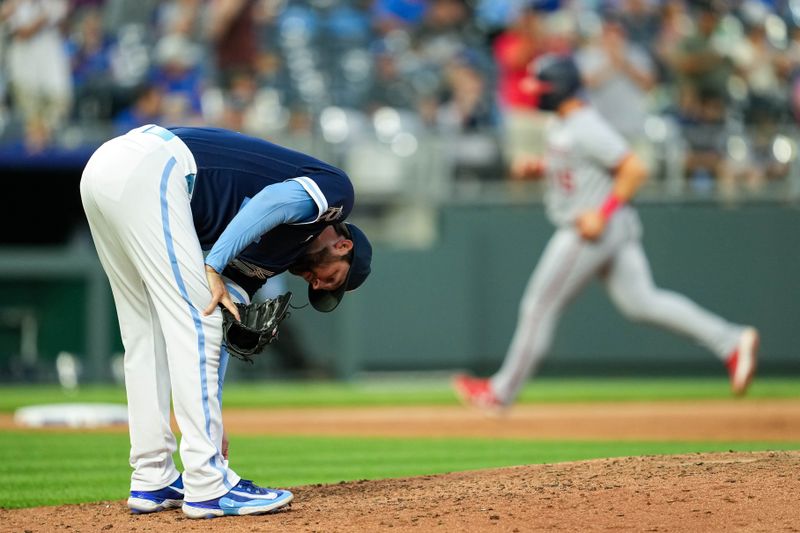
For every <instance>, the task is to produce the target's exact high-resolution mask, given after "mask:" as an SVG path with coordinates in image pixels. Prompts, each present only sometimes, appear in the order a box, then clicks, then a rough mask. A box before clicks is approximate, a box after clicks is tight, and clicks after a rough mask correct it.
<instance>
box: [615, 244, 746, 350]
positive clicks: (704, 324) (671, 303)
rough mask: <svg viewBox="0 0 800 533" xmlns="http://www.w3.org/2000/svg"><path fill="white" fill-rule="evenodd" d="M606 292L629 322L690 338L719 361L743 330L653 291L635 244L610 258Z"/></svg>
mask: <svg viewBox="0 0 800 533" xmlns="http://www.w3.org/2000/svg"><path fill="white" fill-rule="evenodd" d="M606 288H607V289H608V292H609V295H610V296H611V300H612V301H613V302H614V304H615V305H616V306H617V308H618V309H619V310H620V311H621V312H622V313H623V314H624V315H625V316H626V317H628V318H629V319H631V320H636V321H641V322H647V323H651V324H654V325H657V326H660V327H663V328H666V329H669V330H671V331H673V332H675V333H678V334H681V335H684V336H687V337H690V338H692V339H694V340H696V341H697V342H699V343H700V344H702V345H703V346H705V347H706V348H708V349H709V350H711V351H712V352H713V353H715V354H716V355H717V356H718V357H719V358H720V360H722V361H725V359H726V357H727V356H728V355H729V354H730V353H731V352H732V351H733V350H734V349H735V348H736V345H737V342H738V340H739V337H740V336H741V334H742V331H743V329H744V328H743V326H739V325H736V324H732V323H730V322H728V321H727V320H725V319H723V318H721V317H719V316H717V315H715V314H714V313H711V312H710V311H707V310H705V309H703V308H702V307H700V306H699V305H697V304H696V303H694V302H693V301H691V300H690V299H688V298H687V297H685V296H683V295H682V294H678V293H675V292H672V291H668V290H664V289H660V288H658V287H656V286H655V285H654V283H653V278H652V275H651V273H650V264H649V262H648V260H647V257H646V255H645V253H644V250H643V249H642V245H641V242H640V241H638V240H632V241H630V242H629V243H628V244H626V245H625V246H623V247H622V248H621V249H620V251H619V252H618V253H617V254H616V255H615V256H614V258H613V260H612V262H611V264H610V268H609V270H608V274H607V277H606Z"/></svg>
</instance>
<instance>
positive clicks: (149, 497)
mask: <svg viewBox="0 0 800 533" xmlns="http://www.w3.org/2000/svg"><path fill="white" fill-rule="evenodd" d="M182 503H183V476H178V479H176V480H175V481H173V482H172V483H171V484H170V485H168V486H166V487H164V488H163V489H159V490H132V491H131V495H130V497H129V498H128V507H129V508H130V510H131V512H132V513H134V514H140V513H156V512H158V511H166V510H167V509H176V508H178V507H180V506H181V504H182Z"/></svg>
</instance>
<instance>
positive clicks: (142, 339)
mask: <svg viewBox="0 0 800 533" xmlns="http://www.w3.org/2000/svg"><path fill="white" fill-rule="evenodd" d="M91 181H92V176H87V177H86V179H85V180H83V181H82V183H81V195H82V200H83V204H84V211H85V212H86V217H87V220H88V221H89V228H90V230H91V233H92V239H93V241H94V243H95V247H96V249H97V253H98V257H99V259H100V262H101V264H102V266H103V269H104V270H105V272H106V275H107V276H108V279H109V283H110V285H111V289H112V293H113V296H114V303H115V306H116V309H117V316H118V319H119V325H120V332H121V336H122V341H123V345H124V347H125V363H124V368H125V387H126V392H127V398H128V428H129V432H130V439H131V449H130V457H129V460H130V464H131V467H132V468H133V473H132V475H131V490H145V491H147V490H158V489H160V488H162V487H164V486H166V485H167V484H169V483H171V482H173V481H174V480H175V479H176V478H177V477H178V471H177V469H176V468H175V464H174V462H173V459H172V457H173V454H174V453H175V451H176V449H177V445H176V441H175V436H174V435H173V433H172V430H171V428H170V384H169V372H168V369H167V363H166V352H165V349H164V340H163V336H162V334H161V330H160V327H159V325H158V322H157V320H156V318H155V313H154V311H153V309H152V306H151V305H150V302H149V299H148V297H147V293H146V290H145V287H144V283H143V282H142V280H141V277H140V276H139V273H138V271H137V270H136V268H135V266H134V265H133V263H132V262H131V260H130V259H129V257H128V255H127V249H126V247H125V246H123V244H122V242H121V241H120V237H119V235H118V234H117V232H116V230H115V226H114V224H113V223H112V222H111V221H109V219H108V218H107V217H105V216H104V215H103V213H102V210H103V209H101V207H100V206H98V201H99V202H100V203H102V204H104V205H105V204H107V203H113V202H110V201H109V199H108V198H107V197H104V196H102V195H99V196H98V199H95V196H94V194H93V190H92V189H93V185H92V184H91V183H90V182H91ZM105 208H107V209H112V210H116V209H119V206H117V205H105Z"/></svg>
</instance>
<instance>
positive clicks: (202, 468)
mask: <svg viewBox="0 0 800 533" xmlns="http://www.w3.org/2000/svg"><path fill="white" fill-rule="evenodd" d="M150 174H156V179H155V182H153V181H152V180H151V181H143V182H142V183H141V184H137V186H135V187H131V191H130V192H132V193H136V192H137V189H140V190H139V197H140V198H143V197H144V196H145V195H147V194H148V193H149V192H150V191H155V192H156V195H155V196H154V198H153V199H152V201H148V202H142V201H141V200H140V201H139V209H150V210H153V211H154V213H151V214H150V216H145V217H139V218H138V219H137V222H136V223H135V224H133V225H132V226H131V231H132V232H135V233H136V235H137V236H138V238H137V239H132V241H133V242H132V244H131V246H132V247H133V248H134V250H133V255H134V256H135V257H136V258H137V259H136V261H137V267H138V269H139V270H140V271H141V272H142V277H143V279H144V282H145V285H146V287H147V291H148V294H149V295H150V297H151V298H152V301H153V307H154V308H155V310H156V313H157V315H158V319H159V320H158V321H159V323H160V325H161V328H162V330H163V331H164V337H165V342H166V350H167V358H168V362H169V374H170V376H171V383H172V398H173V404H174V409H175V417H176V419H177V422H178V426H179V427H180V430H181V435H182V437H181V444H180V450H181V458H182V460H183V464H184V467H185V472H184V485H185V488H186V501H203V500H209V499H212V498H216V497H218V496H221V495H223V494H225V493H226V492H227V491H228V490H230V488H231V487H233V486H234V485H236V484H237V483H238V481H239V477H238V476H237V475H236V474H235V473H234V472H233V471H231V470H230V469H229V468H228V467H227V464H226V462H225V460H224V458H223V456H222V453H221V447H222V410H221V406H220V394H219V373H220V363H221V361H220V344H221V342H222V314H221V312H220V311H219V310H217V311H215V312H214V313H213V314H211V315H209V316H203V313H202V310H203V309H204V308H205V306H206V305H207V304H208V301H209V300H210V298H211V294H210V292H209V289H208V284H207V280H206V277H205V268H204V264H203V255H202V250H201V249H200V243H199V242H198V240H197V236H196V233H195V232H194V224H193V221H192V216H191V210H190V206H189V200H188V193H187V189H186V183H185V180H184V177H183V176H181V175H180V173H179V172H176V171H175V160H174V159H169V161H168V162H167V163H166V164H164V163H163V162H162V163H161V164H160V168H159V169H158V171H157V172H155V173H154V172H152V170H151V172H150ZM143 204H146V206H145V205H143Z"/></svg>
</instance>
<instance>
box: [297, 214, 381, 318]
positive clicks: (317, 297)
mask: <svg viewBox="0 0 800 533" xmlns="http://www.w3.org/2000/svg"><path fill="white" fill-rule="evenodd" d="M339 228H340V229H341V230H342V232H343V233H344V236H345V238H347V239H350V240H351V241H353V260H352V262H351V263H350V270H349V271H348V273H347V278H346V279H345V280H344V283H342V284H341V285H340V286H339V288H337V289H335V290H332V291H324V290H317V289H313V288H312V287H311V285H309V286H308V301H309V302H310V303H311V306H312V307H313V308H314V309H316V310H317V311H321V312H323V313H329V312H331V311H333V310H334V309H336V306H338V305H339V302H341V301H342V297H343V296H344V293H345V291H352V290H354V289H357V288H358V287H360V286H361V284H362V283H364V281H365V280H366V279H367V276H369V273H370V271H371V267H370V265H371V264H372V245H371V244H370V243H369V239H367V236H366V235H364V232H363V231H361V230H360V229H358V227H357V226H356V225H355V224H350V223H348V222H345V223H344V224H341V225H340V226H339Z"/></svg>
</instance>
